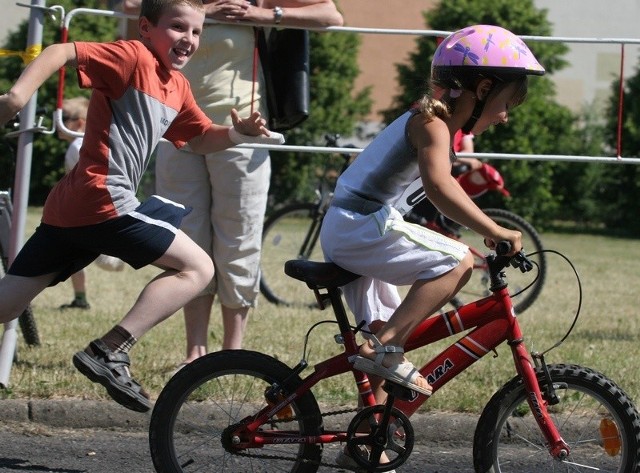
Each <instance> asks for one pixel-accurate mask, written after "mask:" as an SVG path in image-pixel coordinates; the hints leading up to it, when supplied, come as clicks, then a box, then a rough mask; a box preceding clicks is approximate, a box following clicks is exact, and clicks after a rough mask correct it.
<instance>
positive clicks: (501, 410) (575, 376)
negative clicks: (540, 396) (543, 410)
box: [473, 364, 640, 473]
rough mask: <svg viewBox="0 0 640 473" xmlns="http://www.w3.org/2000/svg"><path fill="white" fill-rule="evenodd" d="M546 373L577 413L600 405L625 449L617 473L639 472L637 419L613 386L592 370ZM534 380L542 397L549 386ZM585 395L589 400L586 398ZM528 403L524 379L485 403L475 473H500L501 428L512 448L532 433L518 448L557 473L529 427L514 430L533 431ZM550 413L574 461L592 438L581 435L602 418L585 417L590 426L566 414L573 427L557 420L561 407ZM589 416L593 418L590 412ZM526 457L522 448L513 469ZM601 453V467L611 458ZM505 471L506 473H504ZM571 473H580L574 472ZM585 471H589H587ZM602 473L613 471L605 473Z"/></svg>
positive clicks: (580, 460)
mask: <svg viewBox="0 0 640 473" xmlns="http://www.w3.org/2000/svg"><path fill="white" fill-rule="evenodd" d="M549 372H550V376H551V379H552V382H553V384H554V386H557V388H558V389H557V392H558V394H559V396H561V398H562V399H563V400H565V399H566V400H567V402H571V401H572V400H575V402H576V405H578V402H580V403H581V404H579V405H580V406H581V407H580V409H584V408H586V407H587V406H588V404H589V401H590V400H591V399H593V400H596V401H597V402H599V403H601V404H602V405H604V407H605V408H606V409H607V415H610V416H611V418H612V419H613V420H614V421H615V422H616V426H617V428H618V432H619V433H620V438H621V441H622V442H623V444H624V449H621V451H622V452H623V454H622V456H621V464H620V468H618V471H619V472H625V473H630V472H633V473H635V472H638V471H640V416H639V415H638V411H637V410H636V408H635V406H634V405H633V403H632V401H631V400H630V398H629V397H628V396H627V394H626V393H625V392H624V391H623V390H622V389H621V388H620V387H619V386H618V385H617V384H616V383H614V382H613V381H611V380H610V379H608V378H607V377H606V376H604V375H603V374H602V373H599V372H597V371H595V370H592V369H590V368H585V367H582V366H578V365H563V364H558V365H549ZM537 377H538V382H539V383H540V386H541V389H542V390H543V392H544V389H545V387H546V386H547V381H546V378H545V376H544V373H543V372H542V370H540V369H539V370H537ZM563 387H566V388H567V389H573V390H574V391H575V393H574V394H572V395H568V394H567V395H566V396H564V394H566V393H565V392H564V391H563V389H562V388H563ZM580 393H582V394H584V395H585V397H583V398H580V399H579V394H580ZM586 395H588V396H590V397H589V398H587V397H586ZM526 397H527V393H526V392H525V389H524V385H523V383H522V379H521V378H520V377H519V376H516V377H514V378H513V379H512V380H511V381H509V382H508V383H506V384H505V385H504V386H503V387H502V388H501V389H500V390H499V391H498V392H496V393H495V394H494V395H493V396H492V398H491V399H490V400H489V402H488V403H487V405H486V407H485V408H484V410H483V411H482V415H481V416H480V420H479V421H478V424H477V427H476V431H475V436H474V443H473V462H474V468H475V471H477V472H482V473H504V472H503V470H502V469H501V467H500V464H499V463H498V458H497V457H498V448H499V447H500V443H501V442H500V438H501V437H500V434H501V430H502V427H503V426H506V427H507V429H508V432H510V434H511V435H510V440H509V441H510V442H511V444H515V443H516V442H517V441H518V440H519V435H521V434H522V435H524V434H526V432H528V431H535V432H536V433H537V434H538V436H539V438H535V439H534V438H532V437H531V438H526V439H525V441H523V443H522V444H523V445H526V447H530V448H531V449H532V451H531V452H529V453H531V454H532V456H533V455H534V454H535V452H538V453H541V454H542V455H545V456H546V457H545V461H547V463H548V464H549V465H550V467H552V468H553V467H556V468H557V467H558V465H559V464H558V462H557V461H555V460H553V459H551V456H550V455H549V453H548V451H547V449H546V447H545V445H544V440H543V439H542V438H541V434H540V432H539V430H538V429H537V427H532V428H531V429H527V428H526V427H525V428H522V429H519V428H518V427H519V424H520V423H524V422H525V421H527V422H528V424H532V425H533V424H534V422H535V421H534V420H533V419H532V417H533V416H531V415H528V416H527V414H530V413H529V410H528V409H529V406H528V404H527V403H526ZM578 399H579V400H578ZM549 409H550V413H551V415H552V417H554V418H555V424H556V426H557V427H558V429H559V431H560V435H561V436H562V437H563V439H564V440H565V441H566V442H567V443H568V444H569V447H570V448H572V447H573V449H572V453H571V455H574V456H576V455H577V454H579V453H581V451H580V448H584V449H586V448H587V442H586V439H592V438H593V437H594V436H593V435H589V434H585V432H586V431H587V429H588V428H589V429H593V430H596V428H597V426H596V423H597V419H598V418H599V416H602V415H604V414H603V413H602V412H600V413H597V416H592V417H589V416H588V415H587V416H586V418H589V419H590V420H593V421H594V424H593V425H591V424H589V423H588V422H586V421H585V420H584V419H578V418H577V417H578V412H581V411H580V410H578V408H577V407H576V408H575V409H574V410H573V411H572V410H571V409H568V411H570V412H572V413H573V414H575V419H573V420H571V421H569V418H568V416H567V418H565V419H561V418H560V417H561V415H562V414H563V413H562V411H561V409H562V407H561V406H560V405H558V406H555V407H554V406H551V407H550V408H549ZM514 412H515V413H516V415H514V416H513V417H512V413H514ZM591 414H596V413H595V412H593V413H591ZM509 419H512V420H513V422H512V423H509V422H508V420H509ZM600 420H601V419H600ZM509 429H510V430H509ZM595 438H597V435H595ZM577 440H580V446H578V443H577ZM574 441H576V442H574ZM538 442H539V443H538ZM603 442H604V441H603ZM506 443H507V442H505V443H504V444H505V445H506ZM589 446H590V447H593V446H594V445H593V444H589ZM522 448H525V447H522ZM600 448H601V449H602V450H604V447H602V446H600ZM527 453H528V452H526V451H523V450H522V449H521V448H518V450H517V453H516V452H514V459H513V460H512V461H513V462H514V463H515V462H516V461H519V462H522V461H524V459H525V458H528V459H530V457H529V455H527ZM590 453H593V452H590ZM599 453H600V455H599V456H600V457H601V461H603V462H604V461H605V459H606V458H607V457H609V455H605V454H606V452H599ZM574 456H571V457H570V459H575V461H576V462H577V463H579V464H584V463H585V461H586V460H585V459H584V458H582V457H579V458H575V457H574ZM611 458H612V457H611ZM531 461H533V460H531ZM592 461H595V460H592ZM505 466H506V465H505ZM509 466H511V467H512V468H514V469H513V470H511V471H537V472H542V471H544V470H542V469H541V466H540V465H536V466H529V467H528V468H527V467H526V466H524V465H522V463H518V464H513V465H509ZM589 466H593V465H586V467H589ZM531 468H533V469H531ZM505 471H509V470H506V469H505ZM553 471H556V470H553ZM571 471H574V470H571ZM575 471H582V470H579V469H576V470H575ZM585 471H593V470H588V469H587V470H585ZM606 471H611V470H609V469H607V470H606Z"/></svg>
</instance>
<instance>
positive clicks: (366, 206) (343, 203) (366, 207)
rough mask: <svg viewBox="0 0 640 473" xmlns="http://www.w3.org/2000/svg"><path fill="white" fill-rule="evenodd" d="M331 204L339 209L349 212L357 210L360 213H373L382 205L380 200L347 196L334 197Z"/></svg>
mask: <svg viewBox="0 0 640 473" xmlns="http://www.w3.org/2000/svg"><path fill="white" fill-rule="evenodd" d="M331 206H333V207H340V208H341V209H344V210H350V211H351V212H357V213H359V214H361V215H369V214H372V213H375V212H377V211H378V210H380V209H381V208H382V207H383V205H382V204H381V203H380V202H374V201H372V200H366V199H357V198H349V197H346V198H340V197H334V198H333V200H332V201H331Z"/></svg>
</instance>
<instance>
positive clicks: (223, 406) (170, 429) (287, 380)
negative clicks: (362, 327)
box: [149, 350, 322, 473]
mask: <svg viewBox="0 0 640 473" xmlns="http://www.w3.org/2000/svg"><path fill="white" fill-rule="evenodd" d="M301 382H302V381H301V380H300V377H299V376H297V375H295V374H293V370H292V369H291V368H289V367H288V366H287V365H285V364H284V363H282V362H280V361H278V360H276V359H274V358H272V357H270V356H267V355H264V354H261V353H257V352H252V351H247V350H227V351H220V352H216V353H210V354H208V355H206V356H204V357H202V358H198V359H197V360H196V361H194V362H193V363H190V364H189V365H187V366H185V367H184V368H182V369H181V370H180V371H178V373H176V374H175V375H174V376H173V378H171V379H170V380H169V382H168V383H167V385H166V386H165V387H164V389H163V390H162V392H161V393H160V396H159V397H158V400H157V401H156V404H155V406H154V409H153V413H152V415H151V421H150V423H149V445H150V450H151V457H152V459H153V464H154V466H155V469H156V471H157V472H158V473H190V472H192V473H195V472H200V471H211V472H216V473H224V472H229V473H236V472H240V471H247V472H248V471H251V472H265V473H267V472H269V473H271V472H279V471H283V472H284V471H287V472H296V473H301V472H304V473H313V472H315V471H316V470H317V469H318V466H319V462H320V457H321V450H320V446H319V445H318V444H307V443H304V442H299V441H297V440H299V439H300V438H301V437H302V436H317V435H320V433H321V431H322V417H321V415H320V409H319V407H318V404H317V402H316V399H315V397H314V396H313V394H312V393H311V392H310V391H309V392H306V393H305V394H304V395H302V396H300V397H299V398H298V399H296V400H295V401H293V402H292V403H291V404H289V405H288V406H287V407H286V408H285V409H283V411H285V410H286V412H283V411H281V412H278V413H277V414H276V415H275V416H274V417H273V418H272V419H270V420H269V422H268V423H266V424H264V425H262V426H261V427H260V428H259V432H258V434H260V432H262V433H263V434H265V435H266V434H267V432H268V431H271V432H274V431H275V432H276V433H277V431H278V430H282V431H285V430H286V435H289V436H290V438H291V442H290V443H289V442H282V443H274V444H271V445H268V444H267V445H264V446H263V447H262V448H258V447H256V448H238V447H236V446H235V445H237V443H238V442H243V441H248V439H245V438H240V437H234V435H232V434H230V430H231V429H229V428H230V427H231V426H238V425H240V424H242V423H250V422H251V420H252V419H253V418H254V416H255V414H257V413H258V412H259V411H260V410H261V409H262V408H264V407H265V406H266V405H267V404H268V403H267V401H266V399H265V392H266V390H267V389H269V388H270V387H271V386H272V385H274V383H275V384H278V386H280V387H281V388H282V389H283V395H286V394H288V393H290V392H292V391H294V390H295V389H296V388H297V387H298V386H299V385H300V384H301ZM234 430H235V429H234ZM283 433H284V432H283Z"/></svg>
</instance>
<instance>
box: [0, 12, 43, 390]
mask: <svg viewBox="0 0 640 473" xmlns="http://www.w3.org/2000/svg"><path fill="white" fill-rule="evenodd" d="M44 7H45V0H31V13H30V14H29V32H28V34H27V49H28V50H32V49H37V50H39V49H40V48H41V47H42V31H43V29H44V25H43V23H44V12H45V9H44ZM37 98H38V93H37V92H36V93H35V94H33V97H31V99H30V100H29V102H27V104H26V105H25V107H24V108H23V109H22V111H21V112H20V131H23V130H24V132H22V133H20V137H19V139H18V148H17V151H18V152H17V158H16V175H15V180H14V188H13V215H12V218H11V241H10V243H9V264H11V262H12V261H13V260H14V259H15V257H16V255H17V254H18V251H19V250H20V248H22V245H23V244H24V227H25V221H26V216H27V205H28V203H29V180H30V176H31V156H32V152H33V131H28V130H30V129H32V128H33V127H34V124H35V116H36V104H37ZM17 325H18V321H17V319H14V320H12V321H11V322H8V323H6V324H4V333H3V336H2V345H1V346H0V385H2V386H3V387H7V386H8V385H9V375H10V373H11V366H12V364H13V358H14V355H15V351H16V341H17V338H18V336H17V331H16V327H17Z"/></svg>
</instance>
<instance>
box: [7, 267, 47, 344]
mask: <svg viewBox="0 0 640 473" xmlns="http://www.w3.org/2000/svg"><path fill="white" fill-rule="evenodd" d="M0 260H2V261H1V263H0V279H1V278H3V277H4V275H5V274H6V272H5V271H6V266H5V265H6V263H5V259H4V257H3V256H2V255H1V254H0ZM18 326H19V327H20V331H21V332H22V337H23V338H24V342H25V343H26V344H27V345H29V346H39V345H40V334H39V333H38V326H37V325H36V318H35V317H34V315H33V309H31V305H28V306H27V308H26V309H25V310H24V311H23V312H22V314H20V316H19V317H18Z"/></svg>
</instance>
